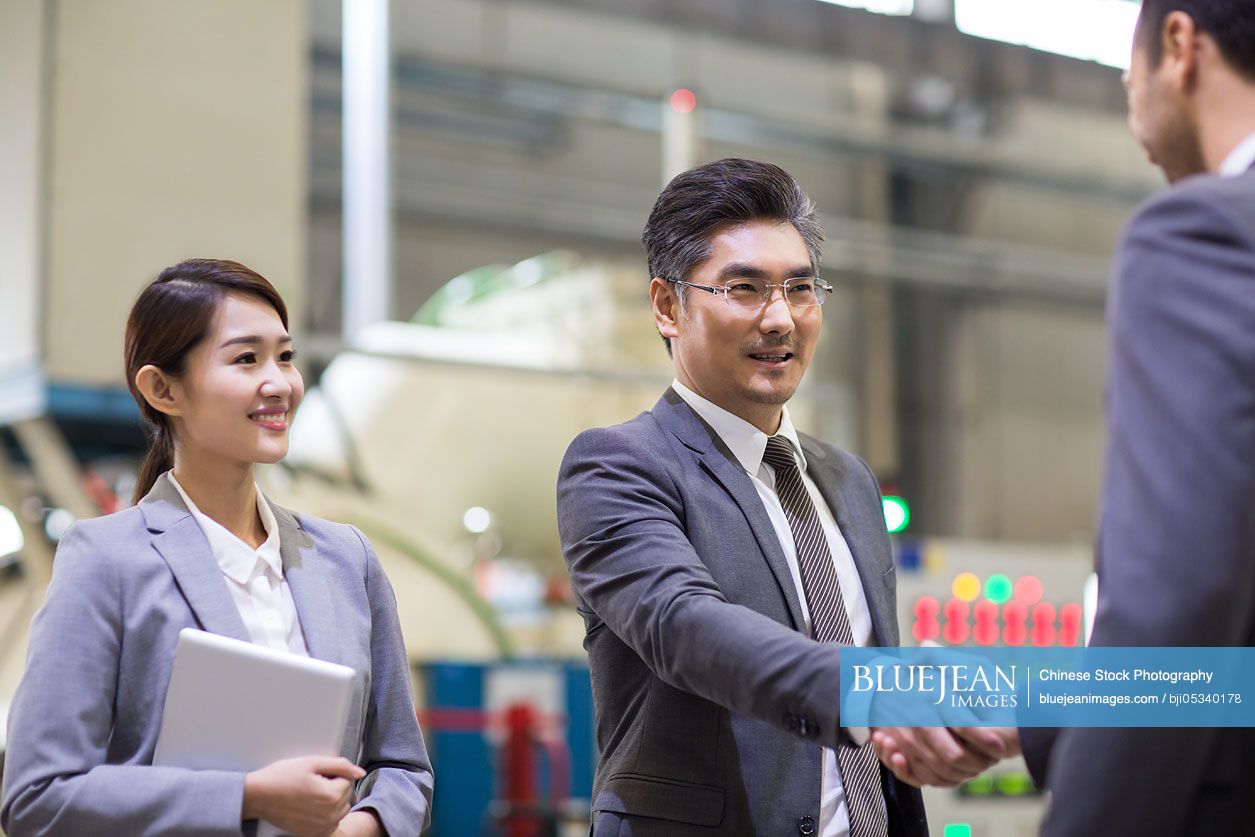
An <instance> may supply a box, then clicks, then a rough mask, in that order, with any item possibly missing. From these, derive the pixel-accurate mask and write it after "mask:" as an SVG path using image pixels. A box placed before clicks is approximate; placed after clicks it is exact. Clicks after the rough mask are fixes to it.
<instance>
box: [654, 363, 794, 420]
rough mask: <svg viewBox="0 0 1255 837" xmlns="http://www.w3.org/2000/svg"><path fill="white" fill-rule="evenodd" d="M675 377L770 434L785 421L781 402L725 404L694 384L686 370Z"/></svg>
mask: <svg viewBox="0 0 1255 837" xmlns="http://www.w3.org/2000/svg"><path fill="white" fill-rule="evenodd" d="M675 377H676V380H678V381H679V382H680V383H682V384H684V386H686V387H688V388H689V390H691V391H692V392H695V393H697V394H698V395H700V396H701V397H702V398H705V399H706V400H707V401H709V402H710V403H711V404H714V405H715V406H716V407H720V408H722V409H724V410H727V411H728V412H729V413H731V414H732V415H734V416H736V417H737V418H739V419H743V420H745V421H748V422H749V423H750V424H752V425H754V426H755V427H757V428H758V429H759V430H761V431H762V432H764V433H766V434H767V435H768V436H774V435H775V434H776V431H777V430H779V429H780V422H782V421H784V407H783V406H782V405H780V404H760V403H758V402H756V401H740V402H738V403H736V404H725V403H723V402H722V401H721V400H720V399H719V398H715V397H711V395H710V394H708V393H706V392H703V391H702V389H701V387H699V386H697V385H696V384H694V383H693V381H692V380H690V379H689V377H688V376H687V375H686V374H684V370H682V369H681V370H677V374H676V376H675Z"/></svg>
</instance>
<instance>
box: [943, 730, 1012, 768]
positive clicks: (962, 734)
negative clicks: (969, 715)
mask: <svg viewBox="0 0 1255 837" xmlns="http://www.w3.org/2000/svg"><path fill="white" fill-rule="evenodd" d="M950 732H952V733H954V736H955V737H956V738H959V739H961V740H962V741H963V742H964V743H965V744H967V745H968V747H970V748H971V749H973V750H976V751H977V752H980V753H983V754H985V755H987V756H989V757H990V758H993V759H998V760H1001V759H1009V758H1011V757H1012V756H1018V755H1020V753H1021V752H1023V750H1022V749H1021V748H1020V731H1019V730H1018V729H1016V728H1015V727H953V728H951V730H950Z"/></svg>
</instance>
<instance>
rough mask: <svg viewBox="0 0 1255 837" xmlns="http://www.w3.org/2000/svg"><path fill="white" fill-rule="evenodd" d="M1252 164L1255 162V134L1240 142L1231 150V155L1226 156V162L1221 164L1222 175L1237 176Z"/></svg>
mask: <svg viewBox="0 0 1255 837" xmlns="http://www.w3.org/2000/svg"><path fill="white" fill-rule="evenodd" d="M1252 164H1255V134H1251V135H1250V136H1249V137H1247V138H1246V139H1244V140H1242V141H1241V142H1239V143H1238V145H1237V147H1236V148H1234V149H1233V150H1232V151H1230V152H1229V156H1228V157H1225V158H1224V162H1223V163H1221V164H1220V175H1221V176H1222V177H1237V176H1238V175H1239V174H1244V173H1245V172H1246V170H1247V169H1249V168H1250V167H1251V165H1252Z"/></svg>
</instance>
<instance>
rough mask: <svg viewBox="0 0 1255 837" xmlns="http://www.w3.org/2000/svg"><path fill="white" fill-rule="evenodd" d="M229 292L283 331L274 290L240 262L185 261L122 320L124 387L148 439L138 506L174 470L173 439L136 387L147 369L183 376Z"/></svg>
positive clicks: (283, 315)
mask: <svg viewBox="0 0 1255 837" xmlns="http://www.w3.org/2000/svg"><path fill="white" fill-rule="evenodd" d="M230 293H238V294H247V295H249V296H253V297H256V298H258V299H260V300H262V301H263V302H267V303H269V304H270V305H271V306H272V307H273V308H274V309H275V312H276V313H278V315H279V319H280V320H282V321H283V327H284V328H287V327H288V309H287V306H285V305H284V304H283V299H282V297H280V296H279V292H278V291H276V290H275V288H274V286H273V285H271V284H270V283H269V282H267V281H266V280H265V279H264V278H263V277H262V276H261V275H260V274H258V273H256V272H255V271H252V270H249V269H248V268H247V267H245V266H244V265H242V264H240V263H239V262H233V261H228V260H226V259H188V260H187V261H183V262H179V263H178V264H176V265H174V266H172V267H167V268H166V269H165V270H163V271H161V275H160V276H158V277H157V278H156V279H155V280H153V282H152V283H151V284H150V285H149V286H148V287H146V288H144V290H143V292H142V293H141V294H140V295H139V299H137V300H135V305H134V306H133V307H132V308H131V315H130V317H128V318H127V321H126V344H125V349H124V356H125V362H126V385H127V386H128V387H130V389H131V395H132V396H133V397H134V398H135V403H136V404H138V405H139V411H140V415H141V416H143V419H144V425H145V429H147V431H148V435H149V439H150V442H149V445H148V455H147V456H146V457H145V458H144V464H143V466H141V468H140V471H139V477H138V479H137V480H136V483H135V496H134V498H133V502H136V503H138V502H139V501H140V499H141V498H142V497H143V496H144V495H145V494H147V493H148V492H149V491H150V490H151V489H152V487H153V483H155V482H156V481H157V478H158V477H159V476H161V475H162V474H163V473H164V472H166V471H168V470H169V469H170V468H171V467H173V465H174V437H173V435H172V431H171V429H170V424H169V419H168V418H167V417H166V415H165V413H162V412H161V411H160V410H155V409H153V407H152V406H151V405H150V404H149V403H148V401H147V400H145V398H144V396H143V395H142V394H141V393H140V391H139V388H138V387H137V386H136V385H135V376H136V375H137V374H138V373H139V370H140V369H142V368H144V367H145V366H148V365H149V364H151V365H153V366H156V367H157V368H158V369H160V370H161V371H162V372H165V373H166V374H167V375H170V376H172V377H178V376H180V375H182V374H183V373H184V371H186V366H187V356H188V354H189V353H190V352H191V351H192V350H193V349H195V348H196V346H197V345H199V344H200V342H201V341H202V340H204V339H205V338H206V337H207V336H209V329H210V326H211V325H212V324H213V318H214V314H215V313H216V312H217V310H218V305H219V304H220V303H221V302H222V300H223V298H225V297H226V296H227V294H230Z"/></svg>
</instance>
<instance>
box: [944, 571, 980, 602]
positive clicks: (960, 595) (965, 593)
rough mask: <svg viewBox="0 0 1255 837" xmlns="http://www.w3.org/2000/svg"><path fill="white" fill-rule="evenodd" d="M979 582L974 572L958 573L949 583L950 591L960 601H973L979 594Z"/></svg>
mask: <svg viewBox="0 0 1255 837" xmlns="http://www.w3.org/2000/svg"><path fill="white" fill-rule="evenodd" d="M980 590H981V583H980V578H978V577H977V575H976V573H959V574H958V575H956V576H955V577H954V581H953V582H952V583H951V584H950V592H951V593H953V594H954V597H955V598H956V599H958V600H959V601H962V602H974V601H976V599H977V598H978V597H979V596H980Z"/></svg>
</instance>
